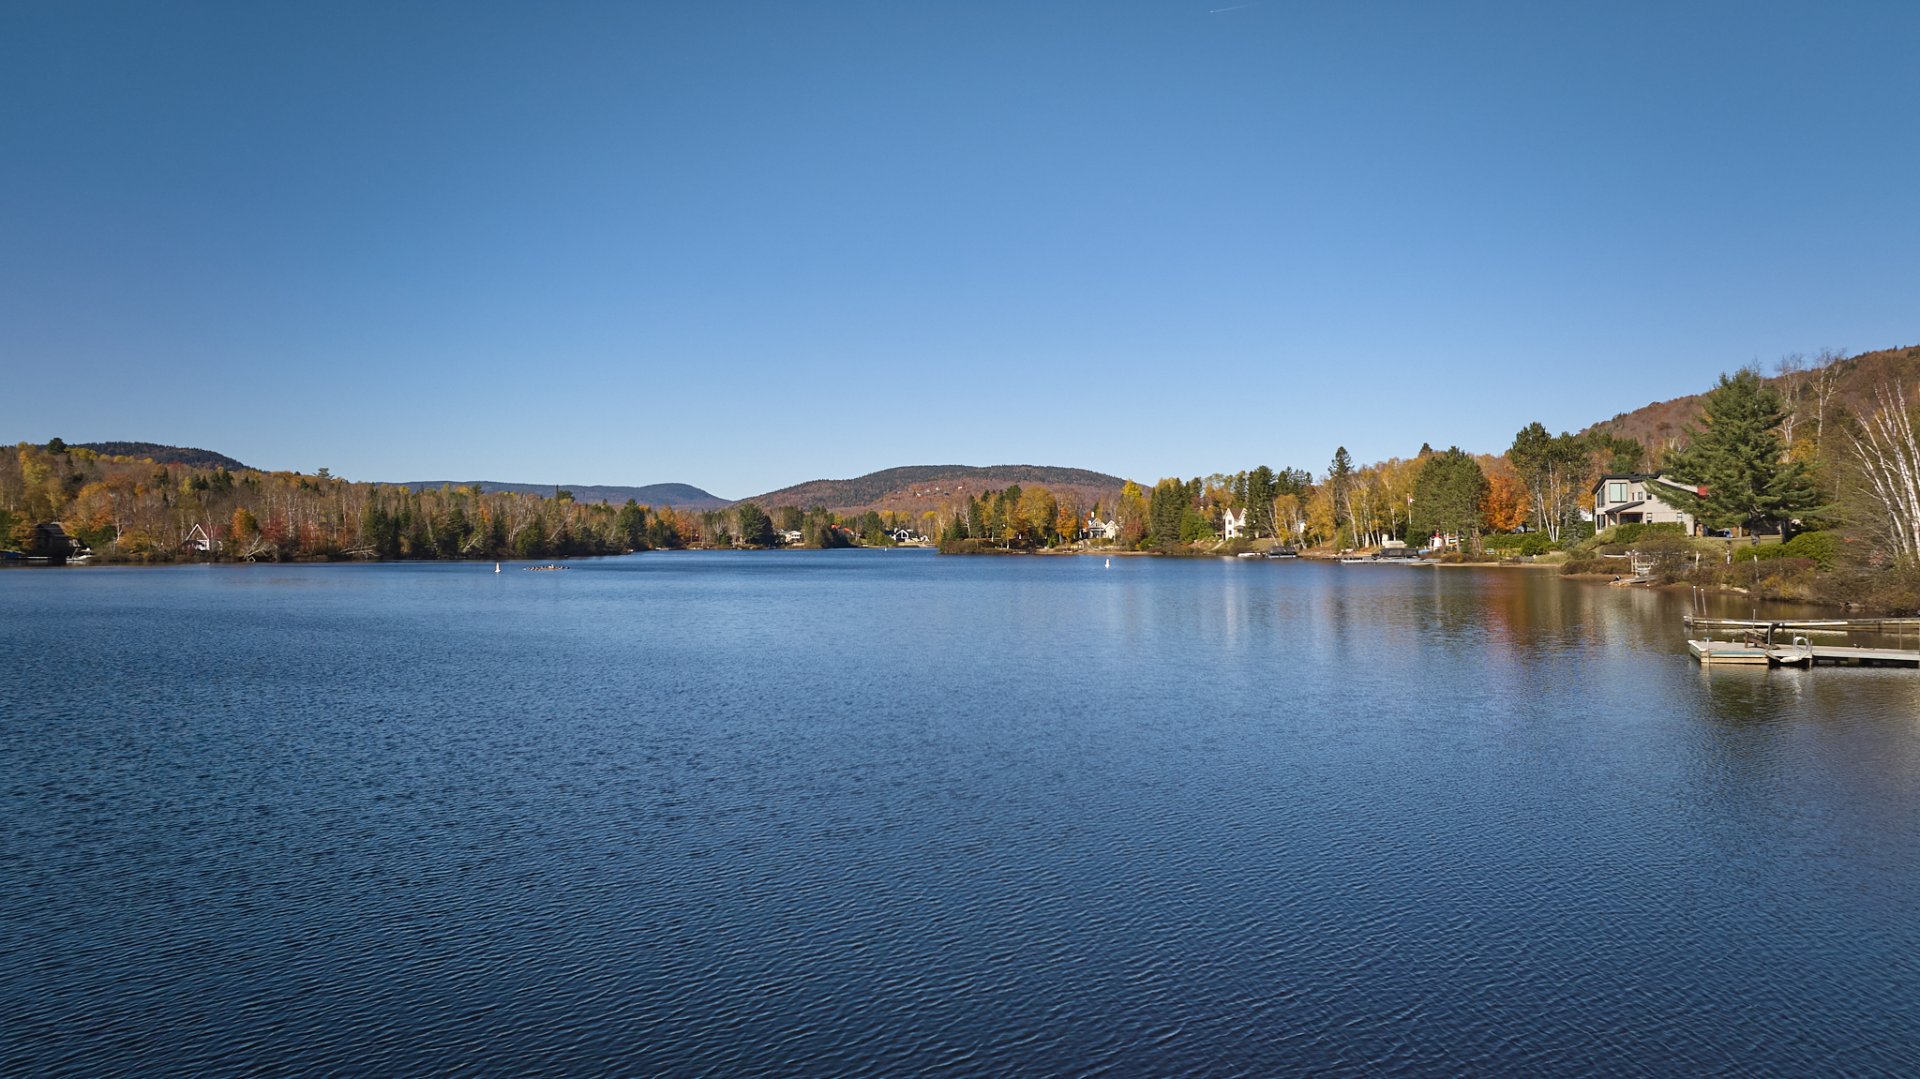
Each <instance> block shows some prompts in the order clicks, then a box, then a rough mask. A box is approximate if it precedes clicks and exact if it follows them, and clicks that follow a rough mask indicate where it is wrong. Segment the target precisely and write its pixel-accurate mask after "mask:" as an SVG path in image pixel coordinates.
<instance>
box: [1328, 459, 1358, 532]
mask: <svg viewBox="0 0 1920 1079" xmlns="http://www.w3.org/2000/svg"><path fill="white" fill-rule="evenodd" d="M1327 495H1328V497H1330V498H1331V499H1332V500H1333V523H1334V528H1335V529H1336V530H1337V529H1338V528H1339V527H1340V522H1342V521H1345V520H1347V518H1348V517H1349V516H1351V514H1350V513H1349V512H1348V510H1349V508H1350V506H1351V504H1352V499H1353V458H1352V457H1350V456H1348V454H1347V448H1346V447H1345V446H1341V447H1339V448H1337V449H1335V450H1334V451H1333V461H1332V463H1331V464H1329V465H1328V466H1327ZM1348 539H1349V542H1351V541H1352V537H1351V536H1349V537H1348Z"/></svg>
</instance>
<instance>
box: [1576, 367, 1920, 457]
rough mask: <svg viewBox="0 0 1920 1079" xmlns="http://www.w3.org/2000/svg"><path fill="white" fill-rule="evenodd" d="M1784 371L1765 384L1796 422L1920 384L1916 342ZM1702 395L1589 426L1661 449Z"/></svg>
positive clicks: (1690, 419) (1694, 416) (1681, 435)
mask: <svg viewBox="0 0 1920 1079" xmlns="http://www.w3.org/2000/svg"><path fill="white" fill-rule="evenodd" d="M1786 367H1787V369H1786V370H1779V369H1776V370H1775V371H1773V372H1764V371H1763V372H1762V373H1763V374H1768V376H1769V377H1768V378H1767V382H1768V383H1769V384H1770V385H1772V386H1773V388H1774V389H1776V390H1778V391H1780V394H1781V395H1782V396H1783V397H1785V398H1786V400H1787V403H1788V404H1789V405H1791V406H1793V412H1794V414H1795V416H1796V419H1797V420H1798V421H1799V422H1813V423H1818V422H1820V420H1821V417H1822V416H1826V417H1832V416H1835V415H1838V414H1840V413H1841V412H1844V411H1851V412H1855V413H1858V412H1860V411H1862V410H1863V406H1868V405H1870V403H1871V398H1872V396H1873V388H1874V387H1875V386H1881V385H1888V384H1892V383H1896V382H1897V383H1901V384H1904V385H1908V386H1916V385H1920V345H1911V346H1908V347H1905V348H1888V349H1881V350H1879V351H1877V352H1863V353H1861V354H1860V355H1858V356H1849V357H1836V356H1834V355H1831V354H1829V355H1825V356H1819V357H1815V358H1813V359H1812V360H1809V361H1803V362H1798V363H1795V362H1789V363H1788V364H1786ZM1702 396H1704V395H1703V394H1698V393H1696V394H1689V395H1688V396H1686V397H1676V398H1674V399H1673V400H1671V401H1655V402H1654V403H1652V404H1650V405H1646V406H1644V407H1641V408H1636V409H1634V410H1633V411H1632V412H1622V413H1620V414H1619V415H1618V416H1615V417H1614V418H1612V419H1610V420H1607V421H1605V422H1602V423H1596V424H1594V425H1593V427H1592V428H1589V430H1595V429H1597V430H1603V431H1607V432H1609V433H1611V434H1613V435H1616V436H1624V437H1626V438H1631V439H1635V440H1636V441H1638V442H1640V443H1641V444H1642V445H1644V446H1646V447H1647V448H1648V449H1649V450H1650V451H1652V453H1653V455H1654V457H1655V459H1658V457H1659V455H1660V453H1661V452H1662V451H1664V450H1667V449H1669V448H1672V447H1674V446H1676V445H1678V444H1679V443H1681V442H1683V441H1685V438H1686V435H1685V429H1686V428H1687V427H1688V426H1690V425H1691V426H1697V425H1698V423H1699V418H1700V399H1701V397H1702Z"/></svg>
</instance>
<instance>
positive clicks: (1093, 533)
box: [1080, 510, 1120, 540]
mask: <svg viewBox="0 0 1920 1079" xmlns="http://www.w3.org/2000/svg"><path fill="white" fill-rule="evenodd" d="M1080 535H1081V537H1082V538H1083V539H1097V540H1116V539H1119V538H1120V525H1119V523H1118V522H1115V521H1112V520H1106V521H1102V520H1101V519H1100V518H1099V517H1098V516H1096V515H1095V514H1094V512H1093V511H1092V510H1088V511H1087V519H1086V521H1085V522H1084V523H1083V524H1081V526H1080Z"/></svg>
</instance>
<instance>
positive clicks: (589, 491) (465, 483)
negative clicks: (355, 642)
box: [394, 480, 733, 510]
mask: <svg viewBox="0 0 1920 1079" xmlns="http://www.w3.org/2000/svg"><path fill="white" fill-rule="evenodd" d="M449 485H451V486H454V487H472V488H474V489H476V490H478V491H481V492H482V493H486V494H491V493H493V492H495V491H510V492H512V493H514V494H523V495H544V496H547V497H549V498H550V497H552V496H553V492H554V490H555V489H556V485H554V484H546V483H496V482H494V481H492V480H413V481H410V482H407V483H398V484H395V485H394V486H396V487H405V488H408V489H409V490H414V491H432V490H438V489H439V488H441V487H445V486H449ZM557 487H558V489H559V490H563V491H568V492H570V493H572V495H573V500H574V501H575V502H606V503H610V504H613V505H621V504H623V503H625V502H626V501H627V499H629V498H631V499H633V500H634V501H635V502H638V503H640V504H641V505H642V506H654V507H660V506H672V507H673V508H674V509H682V510H717V509H721V508H723V507H726V506H731V505H733V503H732V501H730V500H728V499H725V498H721V497H720V496H719V495H716V494H711V493H709V492H707V491H703V490H701V489H700V488H698V487H695V486H693V485H691V484H686V483H650V484H648V485H646V486H645V487H619V486H610V485H606V484H591V483H579V484H574V483H562V484H559V485H557Z"/></svg>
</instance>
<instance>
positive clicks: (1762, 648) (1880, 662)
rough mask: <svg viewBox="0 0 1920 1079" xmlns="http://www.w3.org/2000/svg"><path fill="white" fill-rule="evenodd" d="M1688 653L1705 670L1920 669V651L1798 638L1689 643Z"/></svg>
mask: <svg viewBox="0 0 1920 1079" xmlns="http://www.w3.org/2000/svg"><path fill="white" fill-rule="evenodd" d="M1687 651H1689V652H1691V653H1693V658H1695V659H1697V660H1699V661H1700V663H1701V665H1702V666H1715V667H1717V666H1721V665H1723V664H1739V665H1745V666H1752V667H1915V668H1920V650H1915V649H1910V648H1854V647H1848V646H1845V645H1829V644H1809V643H1808V642H1807V641H1806V639H1805V638H1796V639H1795V640H1794V642H1793V643H1792V644H1765V643H1750V642H1741V641H1688V642H1687Z"/></svg>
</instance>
